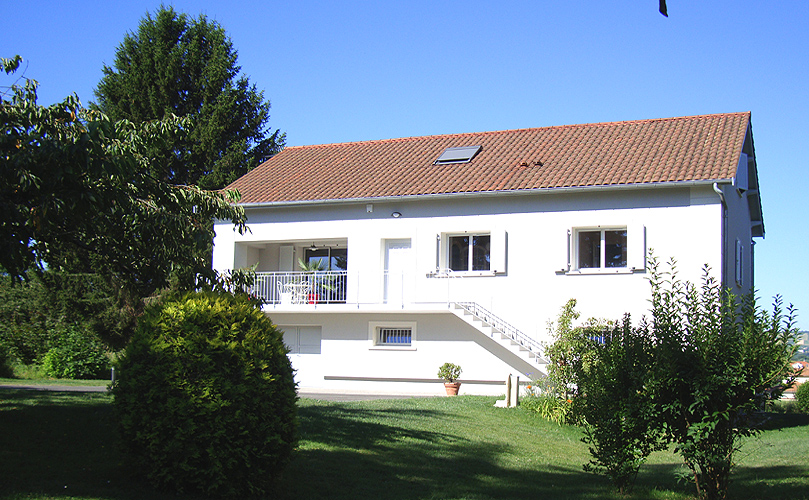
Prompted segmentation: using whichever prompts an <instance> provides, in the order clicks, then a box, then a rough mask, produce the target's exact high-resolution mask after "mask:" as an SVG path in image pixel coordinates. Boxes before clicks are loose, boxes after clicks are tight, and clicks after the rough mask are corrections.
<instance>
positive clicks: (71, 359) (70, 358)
mask: <svg viewBox="0 0 809 500" xmlns="http://www.w3.org/2000/svg"><path fill="white" fill-rule="evenodd" d="M54 330H55V333H53V334H52V335H51V336H52V338H53V339H54V340H53V341H52V342H53V344H54V346H53V347H51V348H50V349H49V350H48V352H46V353H45V356H44V357H43V358H42V370H43V371H44V372H45V375H46V376H48V377H53V378H70V379H96V378H105V377H106V376H107V375H108V374H109V369H110V361H109V358H108V357H107V352H106V349H105V348H104V346H103V344H101V342H100V341H99V340H98V339H96V338H95V337H94V336H93V334H92V333H90V332H88V331H87V330H86V329H83V328H80V327H79V326H77V325H68V326H63V327H59V328H56V329H54Z"/></svg>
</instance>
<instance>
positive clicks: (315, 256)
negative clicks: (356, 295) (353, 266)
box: [306, 247, 348, 271]
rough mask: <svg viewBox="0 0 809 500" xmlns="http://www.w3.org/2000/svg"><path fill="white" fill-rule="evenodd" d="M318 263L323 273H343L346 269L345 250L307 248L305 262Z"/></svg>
mask: <svg viewBox="0 0 809 500" xmlns="http://www.w3.org/2000/svg"><path fill="white" fill-rule="evenodd" d="M318 261H319V262H320V267H321V268H322V270H323V271H345V270H346V269H348V249H347V248H332V247H323V248H307V249H306V262H308V263H309V264H313V263H317V262H318Z"/></svg>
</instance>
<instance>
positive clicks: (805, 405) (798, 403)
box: [795, 382, 809, 413]
mask: <svg viewBox="0 0 809 500" xmlns="http://www.w3.org/2000/svg"><path fill="white" fill-rule="evenodd" d="M795 409H797V410H798V411H799V412H801V413H809V382H804V383H802V384H801V385H799V386H798V388H797V389H796V390H795Z"/></svg>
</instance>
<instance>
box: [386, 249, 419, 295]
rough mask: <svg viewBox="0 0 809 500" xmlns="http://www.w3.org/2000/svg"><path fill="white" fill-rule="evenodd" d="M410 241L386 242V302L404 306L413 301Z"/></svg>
mask: <svg viewBox="0 0 809 500" xmlns="http://www.w3.org/2000/svg"><path fill="white" fill-rule="evenodd" d="M412 259H413V257H412V255H411V249H410V240H387V241H386V242H385V302H386V303H388V304H404V303H405V302H409V301H410V299H411V297H410V296H411V292H412V283H411V281H412V278H413V276H414V275H415V274H414V273H413V266H412Z"/></svg>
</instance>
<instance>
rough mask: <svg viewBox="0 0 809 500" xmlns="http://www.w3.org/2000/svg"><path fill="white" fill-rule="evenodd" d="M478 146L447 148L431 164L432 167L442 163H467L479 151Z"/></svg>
mask: <svg viewBox="0 0 809 500" xmlns="http://www.w3.org/2000/svg"><path fill="white" fill-rule="evenodd" d="M480 149H481V147H480V146H462V147H459V148H447V149H445V150H444V152H443V153H441V155H440V156H439V157H438V158H437V159H436V160H435V161H434V162H433V165H441V164H444V163H469V162H470V161H472V158H474V157H475V155H476V154H478V152H479V151H480Z"/></svg>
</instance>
